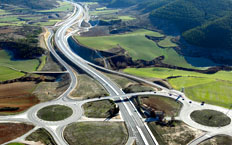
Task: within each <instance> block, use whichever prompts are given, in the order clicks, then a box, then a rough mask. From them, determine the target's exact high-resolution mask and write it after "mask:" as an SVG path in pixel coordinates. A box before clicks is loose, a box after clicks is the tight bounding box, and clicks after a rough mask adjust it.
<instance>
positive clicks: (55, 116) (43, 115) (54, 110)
mask: <svg viewBox="0 0 232 145" xmlns="http://www.w3.org/2000/svg"><path fill="white" fill-rule="evenodd" d="M72 114H73V110H72V109H71V108H69V107H67V106H64V105H51V106H47V107H44V108H42V109H40V110H39V111H38V112H37V116H38V117H39V118H40V119H42V120H45V121H61V120H64V119H66V118H68V117H70V116H71V115H72Z"/></svg>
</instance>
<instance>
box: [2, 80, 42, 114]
mask: <svg viewBox="0 0 232 145" xmlns="http://www.w3.org/2000/svg"><path fill="white" fill-rule="evenodd" d="M35 87H36V83H35V82H16V83H10V84H2V85H0V108H5V107H10V108H11V107H12V108H14V107H16V108H17V107H18V108H19V109H17V110H14V111H3V112H0V114H6V113H18V112H21V111H24V110H26V109H28V108H30V107H31V106H33V105H35V104H37V103H39V100H38V99H37V97H36V96H35V95H33V94H32V93H31V92H32V91H33V90H34V88H35Z"/></svg>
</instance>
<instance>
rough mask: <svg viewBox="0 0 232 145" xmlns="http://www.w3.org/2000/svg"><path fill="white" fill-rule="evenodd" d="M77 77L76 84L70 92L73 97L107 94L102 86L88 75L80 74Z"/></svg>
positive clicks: (80, 97) (94, 96) (91, 96)
mask: <svg viewBox="0 0 232 145" xmlns="http://www.w3.org/2000/svg"><path fill="white" fill-rule="evenodd" d="M77 78H78V85H77V87H76V88H75V90H74V91H73V92H72V94H71V96H72V97H73V98H76V99H90V98H97V97H104V96H107V95H108V94H107V92H106V90H105V89H104V87H103V86H101V85H100V84H99V83H98V82H97V81H96V80H94V79H92V78H91V77H89V76H88V75H85V74H80V75H78V76H77Z"/></svg>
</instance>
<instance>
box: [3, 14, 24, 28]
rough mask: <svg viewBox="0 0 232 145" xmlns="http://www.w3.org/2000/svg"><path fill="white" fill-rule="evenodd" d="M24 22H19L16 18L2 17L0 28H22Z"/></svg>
mask: <svg viewBox="0 0 232 145" xmlns="http://www.w3.org/2000/svg"><path fill="white" fill-rule="evenodd" d="M25 23H26V22H25V21H20V20H19V19H18V16H4V17H1V18H0V26H22V25H23V24H25Z"/></svg>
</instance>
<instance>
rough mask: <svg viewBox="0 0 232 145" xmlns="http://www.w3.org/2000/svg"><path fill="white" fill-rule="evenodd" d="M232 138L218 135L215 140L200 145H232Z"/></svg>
mask: <svg viewBox="0 0 232 145" xmlns="http://www.w3.org/2000/svg"><path fill="white" fill-rule="evenodd" d="M231 143H232V137H231V136H226V135H218V136H215V137H213V138H210V139H208V140H206V141H204V142H202V143H200V144H199V145H212V144H213V145H231Z"/></svg>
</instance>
